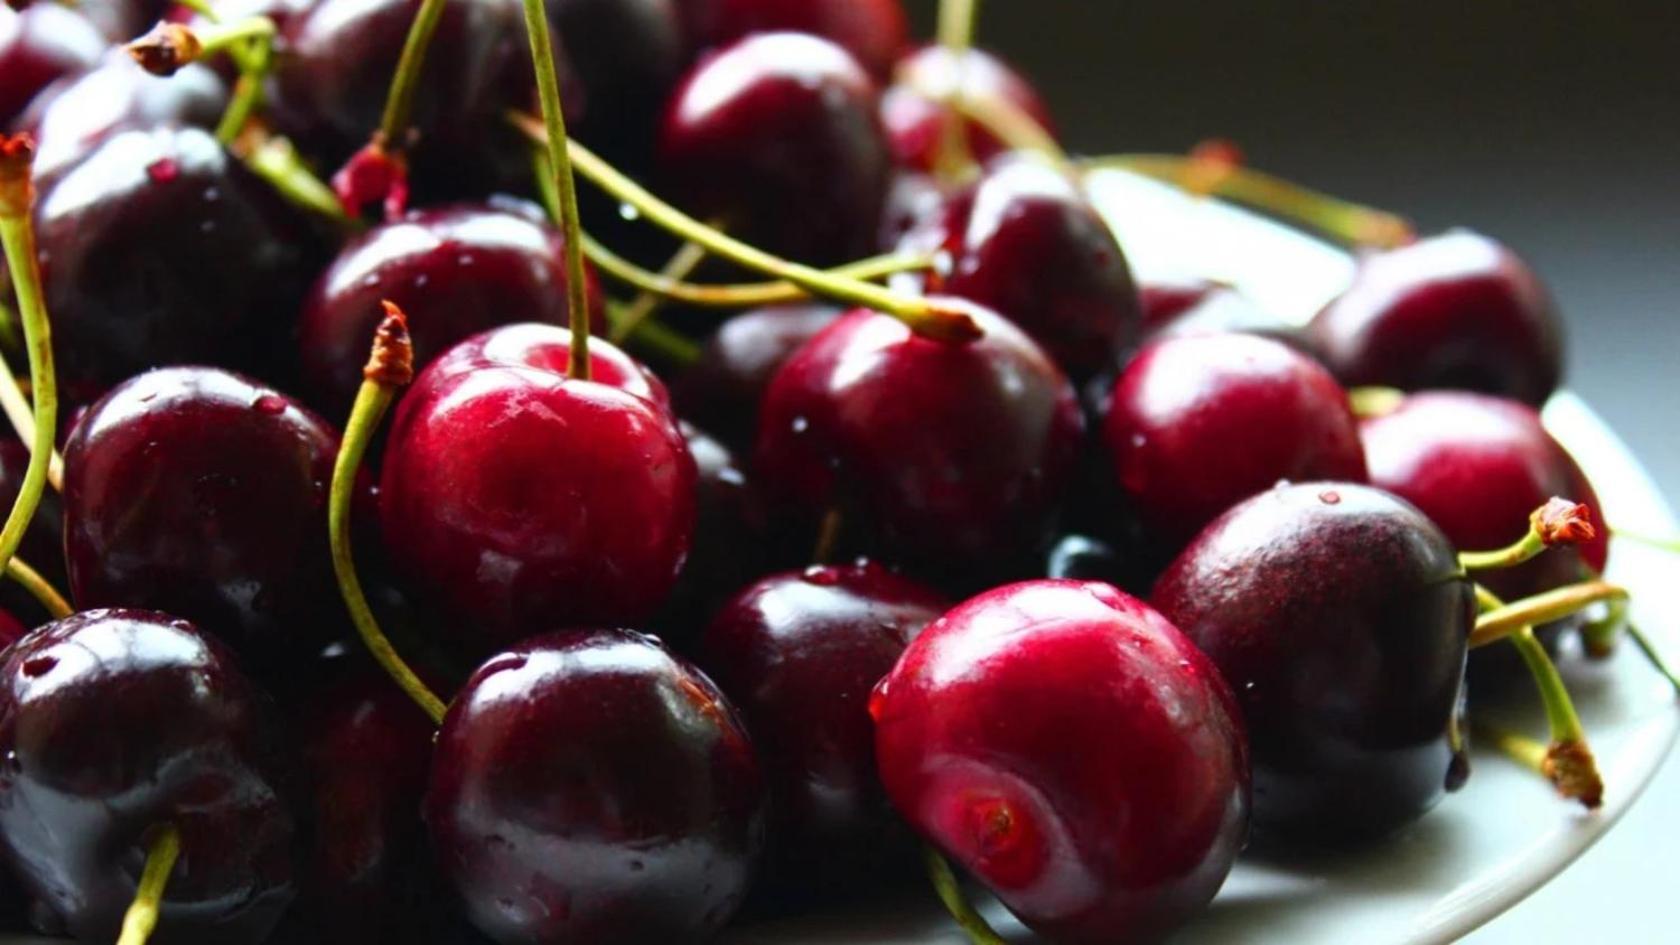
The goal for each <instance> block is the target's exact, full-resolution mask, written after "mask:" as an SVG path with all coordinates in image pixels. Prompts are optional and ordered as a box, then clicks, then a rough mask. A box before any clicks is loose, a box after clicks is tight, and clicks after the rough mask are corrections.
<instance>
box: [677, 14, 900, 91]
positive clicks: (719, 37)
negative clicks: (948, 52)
mask: <svg viewBox="0 0 1680 945" xmlns="http://www.w3.org/2000/svg"><path fill="white" fill-rule="evenodd" d="M683 6H684V9H683V14H684V16H685V18H686V19H687V23H688V27H689V29H690V30H691V31H692V32H693V34H694V36H695V38H696V40H697V41H698V42H699V44H701V45H704V46H723V45H726V44H728V43H732V42H734V41H735V40H738V39H740V38H741V37H743V36H746V35H748V34H750V33H771V32H778V31H782V30H791V31H793V32H796V33H809V34H811V35H813V36H821V37H822V38H824V39H826V40H829V41H831V42H833V43H836V44H838V45H839V46H840V47H841V48H843V49H845V50H846V51H847V52H849V53H851V54H852V55H853V56H854V57H856V58H857V61H858V63H859V64H860V65H862V66H863V67H864V68H865V69H867V70H868V71H869V73H870V74H871V75H873V76H874V77H875V78H876V79H878V80H881V81H886V80H887V79H889V78H891V77H892V71H893V65H894V63H896V62H897V61H898V59H899V57H900V56H901V55H903V53H904V50H905V48H906V47H907V46H908V45H909V42H910V23H909V19H908V17H906V16H905V14H904V4H903V3H902V2H901V0H691V2H689V3H686V4H684V5H683Z"/></svg>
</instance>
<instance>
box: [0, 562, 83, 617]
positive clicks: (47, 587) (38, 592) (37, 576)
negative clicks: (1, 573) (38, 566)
mask: <svg viewBox="0 0 1680 945" xmlns="http://www.w3.org/2000/svg"><path fill="white" fill-rule="evenodd" d="M6 576H7V577H9V578H11V579H12V580H13V581H16V582H17V583H18V584H20V585H22V587H23V589H24V590H26V591H28V592H29V596H31V597H33V598H35V600H36V601H37V602H38V603H40V605H41V608H42V609H43V610H45V611H46V612H47V615H48V616H50V617H52V619H54V620H62V619H64V618H65V617H68V616H70V615H71V614H72V613H75V611H74V610H73V609H72V608H71V607H70V602H69V601H67V600H65V599H64V595H63V594H60V593H59V592H58V588H56V587H53V586H52V582H51V581H49V580H47V579H46V578H44V577H42V576H41V572H39V571H37V570H35V569H34V568H32V567H30V566H29V563H28V562H27V561H24V560H23V559H22V558H19V557H18V556H17V555H12V560H10V561H7V562H6Z"/></svg>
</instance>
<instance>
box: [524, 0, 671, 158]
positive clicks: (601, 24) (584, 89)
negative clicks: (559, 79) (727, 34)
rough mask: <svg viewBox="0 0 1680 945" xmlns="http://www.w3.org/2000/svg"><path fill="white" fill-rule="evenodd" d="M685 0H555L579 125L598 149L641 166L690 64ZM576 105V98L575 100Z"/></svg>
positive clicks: (551, 7) (551, 0) (553, 14)
mask: <svg viewBox="0 0 1680 945" xmlns="http://www.w3.org/2000/svg"><path fill="white" fill-rule="evenodd" d="M683 6H694V4H693V3H685V2H683V0H548V12H549V19H550V20H551V21H552V22H553V23H554V30H555V39H556V41H557V42H559V43H560V45H561V46H562V47H564V49H565V52H566V61H567V62H568V63H570V65H571V72H572V75H573V77H574V78H575V82H574V83H573V84H572V88H571V89H570V90H569V92H570V95H571V98H572V100H573V103H575V104H576V108H575V109H569V110H568V111H567V117H568V118H570V117H571V116H572V114H573V112H574V111H575V112H576V114H577V116H578V119H579V120H578V121H577V123H576V125H577V127H576V131H577V133H578V135H579V136H580V137H583V138H585V139H587V140H588V141H589V143H590V144H589V146H590V147H591V148H594V149H596V150H597V151H600V152H601V153H603V154H606V155H609V156H611V157H613V158H615V159H618V160H622V161H626V162H628V163H630V164H632V165H635V166H637V167H638V169H640V168H641V167H642V166H643V165H645V164H646V162H647V156H648V155H650V154H651V152H652V146H653V140H654V136H655V134H656V133H657V127H658V122H657V116H658V114H659V110H660V108H661V106H663V105H664V103H665V101H666V99H668V98H669V97H670V94H671V90H672V89H673V88H675V87H676V84H677V80H678V79H679V78H681V76H682V73H683V71H684V70H685V69H686V68H687V66H688V62H689V53H690V48H689V45H690V44H689V40H688V37H687V35H686V34H685V31H684V29H683V23H682V15H681V13H680V12H679V9H678V8H679V7H683ZM569 104H571V103H569Z"/></svg>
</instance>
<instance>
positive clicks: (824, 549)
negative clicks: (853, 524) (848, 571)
mask: <svg viewBox="0 0 1680 945" xmlns="http://www.w3.org/2000/svg"><path fill="white" fill-rule="evenodd" d="M845 527H846V516H845V515H844V514H843V513H841V511H840V507H839V506H831V507H830V508H829V509H828V511H826V512H824V513H823V517H822V521H821V522H819V523H818V524H817V541H816V544H815V545H814V546H812V548H811V563H812V564H832V563H833V561H834V553H835V551H837V550H839V548H840V535H841V533H842V531H843V530H844V529H845Z"/></svg>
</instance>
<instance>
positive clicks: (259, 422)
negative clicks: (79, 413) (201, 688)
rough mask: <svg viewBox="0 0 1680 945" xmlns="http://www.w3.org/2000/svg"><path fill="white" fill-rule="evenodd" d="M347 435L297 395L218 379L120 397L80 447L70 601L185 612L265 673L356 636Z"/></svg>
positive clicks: (68, 544) (237, 378) (184, 378)
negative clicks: (352, 631)
mask: <svg viewBox="0 0 1680 945" xmlns="http://www.w3.org/2000/svg"><path fill="white" fill-rule="evenodd" d="M337 455H338V433H337V431H335V430H334V429H333V428H332V427H331V426H329V425H327V424H326V423H324V422H323V421H322V420H321V419H320V418H318V417H316V416H315V415H314V414H312V413H310V412H309V411H308V410H305V409H304V408H303V407H300V406H298V404H297V403H296V402H295V401H293V400H292V399H291V398H289V397H286V396H285V395H283V394H280V393H277V392H275V391H274V390H272V389H271V388H268V387H265V386H263V385H262V384H259V383H258V382H256V381H253V380H251V379H249V378H246V377H243V376H241V375H238V374H232V373H229V372H227V371H222V370H218V369H215V368H190V367H188V368H165V369H162V370H157V371H151V372H149V373H146V374H142V375H140V376H138V377H136V378H134V379H132V380H129V381H127V382H125V383H123V384H120V385H118V386H117V387H116V388H114V389H113V390H112V391H111V392H110V393H109V394H107V395H105V397H104V398H103V399H102V400H100V401H99V402H98V403H97V404H95V405H94V407H93V408H92V409H91V410H90V411H89V412H88V415H87V416H86V417H84V418H83V419H82V422H81V423H80V424H79V425H78V426H77V427H76V431H75V433H73V434H72V435H71V437H70V441H69V443H68V444H66V446H65V450H64V525H65V528H64V536H65V542H64V544H65V551H66V555H67V557H68V558H69V561H70V594H71V597H72V598H74V599H75V601H76V603H77V605H78V606H81V607H111V606H123V607H146V608H154V609H157V608H164V607H167V608H169V612H170V613H177V614H183V615H186V616H187V617H189V618H190V619H192V620H193V621H195V622H197V623H198V624H199V626H201V627H203V628H204V629H205V630H206V631H208V632H210V633H213V634H216V635H217V636H218V637H219V638H220V639H222V640H224V641H226V642H227V643H228V644H229V645H230V646H232V647H233V649H235V650H236V651H238V652H239V653H240V654H241V655H242V656H244V657H245V658H246V659H247V660H248V661H250V662H249V663H248V665H249V666H250V667H251V668H252V669H253V671H259V674H260V670H261V669H265V668H267V667H266V665H265V664H266V663H268V662H269V661H272V660H276V659H292V660H296V659H303V658H306V657H309V656H312V655H314V654H315V653H317V652H319V650H320V647H321V645H322V644H323V643H324V642H325V641H327V640H330V639H332V638H333V637H334V636H336V635H337V634H338V632H339V631H340V629H341V628H342V627H343V625H344V618H343V614H344V609H343V608H344V605H343V602H342V601H341V600H340V598H339V596H338V592H337V589H336V588H335V586H334V583H333V575H332V566H331V562H330V561H329V559H328V555H327V550H328V549H327V526H326V521H327V519H326V515H327V490H328V485H329V483H330V482H331V479H332V467H333V461H334V460H335V459H336V457H337Z"/></svg>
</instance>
